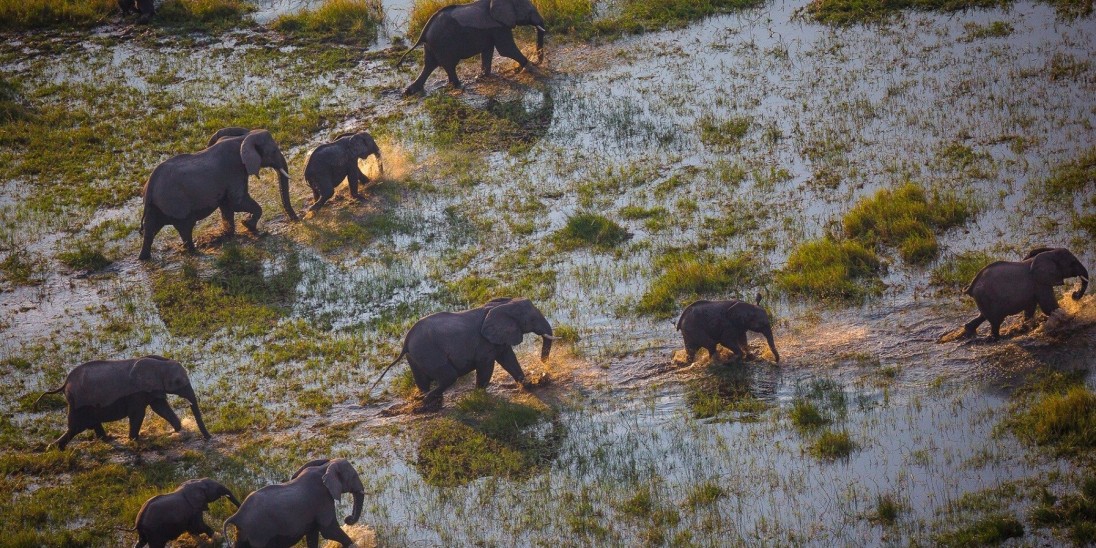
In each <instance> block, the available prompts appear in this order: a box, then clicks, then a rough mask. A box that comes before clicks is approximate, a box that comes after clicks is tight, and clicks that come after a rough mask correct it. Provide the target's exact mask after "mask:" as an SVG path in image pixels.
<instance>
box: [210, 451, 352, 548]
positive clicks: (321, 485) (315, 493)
mask: <svg viewBox="0 0 1096 548" xmlns="http://www.w3.org/2000/svg"><path fill="white" fill-rule="evenodd" d="M344 493H351V494H352V495H353V496H354V508H353V510H351V513H350V515H349V516H347V517H346V519H345V520H344V523H346V524H347V525H353V524H355V523H357V522H358V519H359V518H360V517H361V513H362V503H363V502H364V500H365V487H363V486H362V482H361V479H360V478H359V477H358V472H357V471H356V470H354V467H353V466H352V465H351V464H350V463H349V462H347V461H346V459H333V460H327V459H322V460H314V461H311V462H309V463H307V464H305V465H304V466H302V467H301V468H300V470H297V472H296V473H295V474H293V477H292V478H291V479H290V480H289V481H288V482H286V483H282V484H279V485H269V486H267V487H263V488H262V489H259V490H258V491H255V492H253V493H251V494H250V495H248V496H247V498H246V499H244V503H243V504H241V505H240V509H239V510H237V511H236V513H235V514H233V515H232V516H231V517H229V518H228V519H227V520H225V524H224V535H225V538H226V539H227V538H229V537H228V526H229V525H230V524H231V525H233V526H235V527H236V543H235V544H234V546H235V547H236V548H289V547H290V546H293V545H295V544H297V542H299V541H300V540H301V539H302V538H304V539H305V540H306V541H307V544H308V547H309V548H318V547H319V545H320V540H319V537H320V535H322V536H323V538H325V539H328V540H333V541H336V542H338V543H340V544H342V546H343V548H346V547H347V546H350V545H351V544H352V543H353V540H351V538H350V537H349V536H348V535H347V534H346V532H345V531H343V530H342V528H341V527H339V522H338V516H336V514H335V502H336V501H338V500H339V498H340V497H342V495H343V494H344Z"/></svg>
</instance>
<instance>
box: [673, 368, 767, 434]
mask: <svg viewBox="0 0 1096 548" xmlns="http://www.w3.org/2000/svg"><path fill="white" fill-rule="evenodd" d="M685 403H686V405H688V406H689V409H690V410H692V412H693V416H695V417H696V418H698V419H708V418H713V417H721V418H722V419H724V420H739V421H744V422H748V421H754V420H757V418H758V417H759V415H760V414H761V413H763V412H765V411H766V410H767V409H769V407H770V405H769V404H768V403H767V402H765V401H764V400H761V399H759V398H758V397H757V396H755V395H754V389H753V384H752V381H751V379H750V374H749V371H748V370H747V368H745V367H740V366H735V365H731V366H726V365H723V364H721V363H719V356H711V358H710V362H709V364H708V367H707V369H705V371H704V375H703V376H701V377H700V378H698V379H695V380H693V381H691V382H689V384H688V386H687V389H686V392H685Z"/></svg>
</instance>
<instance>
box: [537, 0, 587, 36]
mask: <svg viewBox="0 0 1096 548" xmlns="http://www.w3.org/2000/svg"><path fill="white" fill-rule="evenodd" d="M533 5H534V6H536V7H537V12H538V13H540V15H541V17H543V18H544V22H545V24H546V26H545V28H547V29H548V32H550V33H552V34H577V35H582V36H585V35H588V34H589V33H590V31H591V29H592V23H593V21H594V1H593V0H533Z"/></svg>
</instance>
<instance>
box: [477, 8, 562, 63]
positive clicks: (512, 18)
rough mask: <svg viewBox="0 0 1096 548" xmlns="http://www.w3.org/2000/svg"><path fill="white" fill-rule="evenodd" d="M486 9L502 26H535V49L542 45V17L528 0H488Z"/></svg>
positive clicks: (544, 31)
mask: <svg viewBox="0 0 1096 548" xmlns="http://www.w3.org/2000/svg"><path fill="white" fill-rule="evenodd" d="M488 11H489V12H490V14H491V18H492V19H494V20H495V21H498V22H499V23H501V24H502V26H504V27H507V28H514V27H516V26H518V25H532V26H534V27H536V28H537V51H538V52H539V51H540V50H541V48H543V47H544V34H545V33H547V32H548V31H546V30H544V25H545V23H544V18H543V17H541V16H540V12H538V11H537V8H536V6H534V5H533V3H532V2H531V1H530V0H490V4H489V8H488Z"/></svg>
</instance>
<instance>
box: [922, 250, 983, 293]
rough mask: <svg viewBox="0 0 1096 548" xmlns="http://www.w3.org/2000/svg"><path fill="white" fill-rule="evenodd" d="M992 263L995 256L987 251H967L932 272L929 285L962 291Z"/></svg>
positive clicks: (947, 260)
mask: <svg viewBox="0 0 1096 548" xmlns="http://www.w3.org/2000/svg"><path fill="white" fill-rule="evenodd" d="M992 262H993V256H992V255H990V254H989V253H986V252H985V251H966V252H963V253H960V254H958V255H952V256H950V257H948V258H947V259H945V260H944V261H943V262H942V263H940V264H939V265H938V266H937V267H936V268H934V269H933V270H932V275H931V276H930V277H929V283H931V284H932V285H934V286H936V287H941V288H947V289H954V290H962V289H964V288H965V287H966V286H967V284H969V283H970V282H971V280H973V279H974V276H975V275H977V274H978V271H980V270H982V268H983V267H985V266H986V265H988V264H989V263H992Z"/></svg>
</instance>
